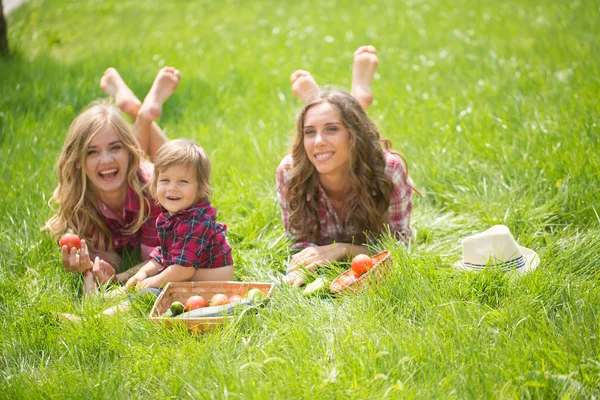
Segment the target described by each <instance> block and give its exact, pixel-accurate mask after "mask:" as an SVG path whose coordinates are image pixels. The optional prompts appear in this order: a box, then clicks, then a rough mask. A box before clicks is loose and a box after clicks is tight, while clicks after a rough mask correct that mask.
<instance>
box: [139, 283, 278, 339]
mask: <svg viewBox="0 0 600 400" xmlns="http://www.w3.org/2000/svg"><path fill="white" fill-rule="evenodd" d="M274 287H275V285H274V284H273V283H260V282H233V281H227V282H223V281H206V282H169V283H167V285H166V286H165V288H164V289H163V291H162V293H161V294H160V296H159V297H158V299H156V302H155V303H154V306H153V307H152V310H151V311H150V319H151V320H152V321H154V322H157V323H161V324H165V325H167V326H170V327H172V326H176V325H181V324H183V325H185V326H186V327H187V329H188V330H189V331H190V332H193V333H196V332H203V331H207V330H209V329H213V328H216V327H218V326H221V325H223V324H225V323H226V322H227V321H229V320H231V319H233V316H227V317H208V318H169V317H161V315H163V314H164V313H165V312H166V311H167V310H168V309H169V308H170V307H171V303H172V302H174V301H180V302H181V303H183V304H185V302H186V301H187V299H188V298H190V297H191V296H194V295H200V296H202V297H204V298H205V299H206V300H209V301H210V299H211V298H212V297H213V296H214V295H215V294H217V293H223V294H225V295H226V296H227V297H231V296H233V295H234V294H238V295H240V296H245V295H246V293H248V291H250V290H251V289H255V288H256V289H259V290H260V291H261V292H263V293H264V294H265V295H266V296H267V299H268V297H269V296H270V295H271V293H272V292H273V288H274Z"/></svg>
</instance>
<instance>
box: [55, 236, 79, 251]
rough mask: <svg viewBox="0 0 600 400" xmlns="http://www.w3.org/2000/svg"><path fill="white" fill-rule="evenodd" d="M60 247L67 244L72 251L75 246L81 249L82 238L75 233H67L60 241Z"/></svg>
mask: <svg viewBox="0 0 600 400" xmlns="http://www.w3.org/2000/svg"><path fill="white" fill-rule="evenodd" d="M58 244H59V245H60V247H63V246H67V249H69V251H71V249H72V248H73V247H75V248H76V249H77V250H79V249H81V239H79V236H77V235H76V234H74V233H65V234H64V235H63V236H62V237H61V238H60V240H59V241H58Z"/></svg>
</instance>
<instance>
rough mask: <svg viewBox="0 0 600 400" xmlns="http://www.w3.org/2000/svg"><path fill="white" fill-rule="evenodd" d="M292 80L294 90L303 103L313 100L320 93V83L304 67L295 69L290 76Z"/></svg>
mask: <svg viewBox="0 0 600 400" xmlns="http://www.w3.org/2000/svg"><path fill="white" fill-rule="evenodd" d="M290 82H291V83H292V92H294V95H295V96H296V97H297V98H299V99H300V100H302V102H303V103H307V102H308V101H309V100H312V99H313V98H314V97H315V96H317V94H318V93H319V85H317V81H315V78H313V77H312V75H311V74H310V72H308V71H304V70H302V69H299V70H297V71H295V72H294V73H293V74H292V75H291V76H290Z"/></svg>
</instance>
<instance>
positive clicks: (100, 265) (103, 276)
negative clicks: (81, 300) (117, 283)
mask: <svg viewBox="0 0 600 400" xmlns="http://www.w3.org/2000/svg"><path fill="white" fill-rule="evenodd" d="M92 273H93V274H94V278H96V280H97V281H98V282H100V283H101V284H103V285H105V284H107V283H108V282H110V280H111V279H112V278H113V277H114V276H115V274H116V271H115V269H114V268H113V266H112V265H110V264H109V263H107V262H106V261H104V260H101V259H100V257H96V259H95V260H94V265H93V266H92Z"/></svg>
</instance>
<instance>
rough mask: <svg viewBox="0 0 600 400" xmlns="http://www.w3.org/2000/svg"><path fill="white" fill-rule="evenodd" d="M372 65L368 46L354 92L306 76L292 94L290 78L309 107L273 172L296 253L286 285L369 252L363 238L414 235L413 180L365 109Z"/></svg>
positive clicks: (360, 61) (356, 68)
mask: <svg viewBox="0 0 600 400" xmlns="http://www.w3.org/2000/svg"><path fill="white" fill-rule="evenodd" d="M365 49H366V50H367V51H365ZM365 53H367V54H366V57H369V58H370V62H364V61H365V60H364V57H365ZM357 55H358V57H357ZM357 59H358V60H357ZM367 61H368V60H367ZM357 64H360V65H358V66H357ZM376 66H377V58H376V56H375V52H374V49H373V48H372V47H371V46H363V47H361V48H360V49H359V50H357V53H355V65H354V73H353V80H354V82H353V90H352V94H350V93H347V92H344V91H338V90H334V91H328V92H321V91H319V88H318V86H317V85H316V82H314V80H313V79H312V78H311V77H310V74H308V73H306V74H301V75H300V76H299V77H296V83H297V79H298V78H302V79H304V82H303V87H302V88H301V89H300V90H297V88H298V85H295V87H294V83H295V82H294V75H292V83H293V89H294V93H295V94H296V95H297V96H298V97H299V98H301V99H302V100H304V101H305V102H306V104H305V105H304V107H303V109H302V110H301V111H300V114H299V115H298V118H297V121H296V135H295V138H294V142H293V144H292V148H291V152H290V154H288V155H287V156H286V157H285V158H284V159H283V160H282V162H281V163H280V165H279V167H278V169H277V195H278V200H279V203H280V206H281V210H282V217H283V224H284V228H285V230H286V234H287V236H288V237H289V238H290V239H291V240H292V241H293V242H294V243H293V245H292V250H299V252H298V253H297V254H295V255H294V256H293V257H292V260H291V263H290V265H289V267H288V271H287V281H288V282H289V283H290V284H295V285H301V284H302V283H304V279H303V277H302V275H303V274H302V273H300V271H299V270H301V269H304V268H306V269H308V270H311V269H314V268H317V267H318V266H320V265H322V264H325V263H327V262H331V261H334V260H340V259H344V258H346V257H351V256H354V255H356V254H360V253H368V249H367V248H366V247H365V243H366V242H367V240H368V239H369V238H372V237H375V236H376V235H378V234H381V233H386V232H387V231H388V228H389V231H390V233H391V234H392V235H393V236H395V237H396V238H397V239H398V240H401V241H406V240H408V239H409V238H410V237H411V234H412V232H411V228H410V213H411V210H412V203H411V194H412V191H413V183H412V180H411V179H410V177H409V176H408V172H407V169H406V168H405V164H404V163H403V161H404V160H403V159H402V157H401V156H400V155H399V154H398V153H396V152H393V151H391V145H390V142H389V141H388V140H387V139H385V138H383V137H382V136H380V134H379V132H378V130H377V127H376V126H375V124H374V123H373V121H371V119H370V118H369V117H368V116H367V114H366V112H365V111H364V108H366V107H368V106H369V105H370V104H371V101H372V94H371V92H370V81H371V79H372V76H373V73H374V71H375V67H376ZM365 67H367V68H368V71H365ZM297 72H298V71H297ZM302 72H304V71H302ZM357 77H358V80H359V82H356V81H357ZM357 87H360V90H357V89H356V88H357ZM307 90H308V91H309V92H307Z"/></svg>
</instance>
